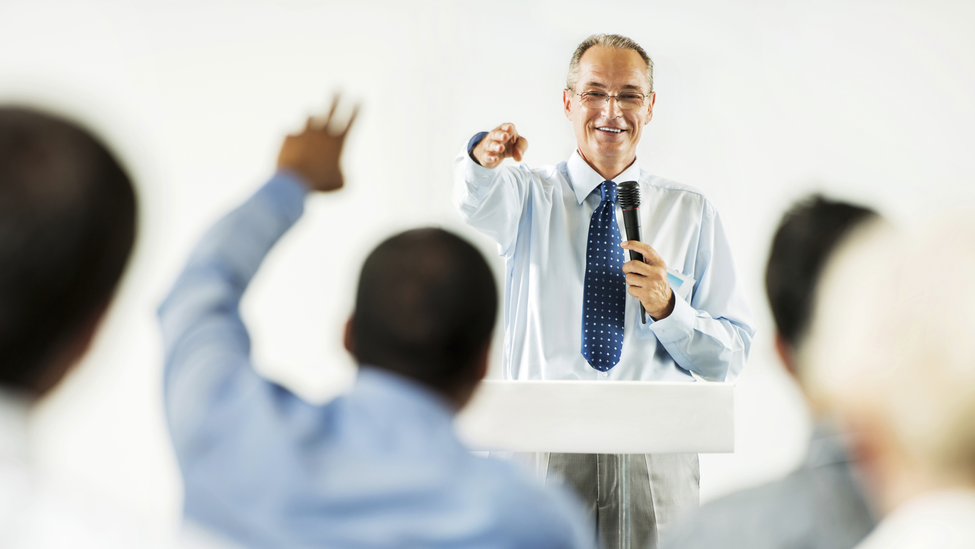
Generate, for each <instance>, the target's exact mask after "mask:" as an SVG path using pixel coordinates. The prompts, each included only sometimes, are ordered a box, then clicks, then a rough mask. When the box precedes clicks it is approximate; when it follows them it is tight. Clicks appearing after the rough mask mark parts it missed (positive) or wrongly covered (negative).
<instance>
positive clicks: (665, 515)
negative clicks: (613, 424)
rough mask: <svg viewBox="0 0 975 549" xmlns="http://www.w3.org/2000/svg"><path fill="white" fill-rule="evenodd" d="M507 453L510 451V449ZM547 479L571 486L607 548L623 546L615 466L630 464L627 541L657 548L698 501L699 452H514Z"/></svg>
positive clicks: (635, 546) (637, 546)
mask: <svg viewBox="0 0 975 549" xmlns="http://www.w3.org/2000/svg"><path fill="white" fill-rule="evenodd" d="M509 455H510V454H509ZM512 458H513V459H514V460H515V461H518V462H521V463H522V464H523V465H525V466H527V467H529V468H530V469H533V470H534V472H535V474H536V475H537V476H538V477H539V478H541V479H544V481H545V482H546V483H550V482H551V483H559V484H565V485H567V486H569V487H570V488H572V489H573V490H575V492H576V493H578V494H579V496H580V497H581V498H582V501H583V504H584V505H585V507H586V510H587V511H588V512H589V515H590V516H591V517H592V520H593V521H594V522H595V526H596V528H595V530H596V533H597V535H598V536H599V538H601V540H602V544H603V546H604V547H606V549H615V548H617V547H621V541H622V539H623V537H624V533H623V528H624V524H625V523H626V522H627V521H626V520H625V518H624V516H623V513H622V511H623V505H622V503H623V501H622V492H621V491H620V489H619V488H620V486H619V478H620V476H619V471H620V465H621V464H622V460H623V459H627V460H628V463H629V477H630V482H629V490H628V492H629V503H630V504H629V507H628V510H629V514H630V516H629V521H628V522H629V524H630V529H629V540H630V547H631V548H633V549H646V548H648V547H657V544H658V542H659V541H660V540H662V539H665V538H666V534H667V531H668V530H667V529H668V528H669V527H671V526H673V525H675V524H676V520H677V519H678V518H679V517H680V516H681V515H683V514H684V513H686V512H687V511H690V510H692V509H694V508H696V507H697V506H698V503H699V495H698V494H699V487H700V479H701V475H700V468H699V465H698V459H697V454H624V455H619V454H555V453H552V454H516V455H514V456H512Z"/></svg>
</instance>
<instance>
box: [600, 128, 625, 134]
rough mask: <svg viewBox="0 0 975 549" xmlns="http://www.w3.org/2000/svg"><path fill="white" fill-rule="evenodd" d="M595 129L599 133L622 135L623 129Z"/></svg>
mask: <svg viewBox="0 0 975 549" xmlns="http://www.w3.org/2000/svg"><path fill="white" fill-rule="evenodd" d="M596 129H597V130H599V131H601V132H609V133H623V129H622V128H606V127H603V128H596Z"/></svg>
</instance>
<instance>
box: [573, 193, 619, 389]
mask: <svg viewBox="0 0 975 549" xmlns="http://www.w3.org/2000/svg"><path fill="white" fill-rule="evenodd" d="M599 192H600V194H601V195H602V201H600V203H599V206H596V209H595V210H593V212H592V219H590V220H589V243H588V244H587V245H586V281H585V285H584V287H583V290H582V300H583V302H582V356H584V357H585V358H586V361H587V362H589V365H590V366H592V367H593V368H595V369H597V370H599V371H600V372H605V371H607V370H609V369H610V368H612V367H613V366H616V364H617V363H618V362H619V361H620V351H621V350H622V349H623V314H624V307H625V305H626V277H625V276H624V274H623V262H624V256H623V248H620V242H622V240H623V239H622V237H621V236H620V227H619V225H618V224H617V223H616V183H614V182H612V181H603V182H602V183H601V184H600V185H599Z"/></svg>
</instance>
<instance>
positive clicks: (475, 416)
mask: <svg viewBox="0 0 975 549" xmlns="http://www.w3.org/2000/svg"><path fill="white" fill-rule="evenodd" d="M457 429H458V433H459V434H460V436H461V439H462V440H464V441H465V442H466V443H467V444H468V445H469V446H470V447H471V448H473V449H475V450H498V451H517V452H569V453H593V454H596V453H598V454H604V453H605V454H643V453H646V454H651V453H672V452H701V453H710V452H732V451H734V439H735V436H734V434H735V431H734V384H733V383H714V382H687V383H681V382H656V381H541V380H532V381H497V380H486V381H484V382H482V383H481V385H480V387H479V388H478V390H477V392H476V393H475V394H474V398H473V399H472V400H471V402H470V404H469V405H468V406H467V407H466V408H465V409H464V410H463V411H462V412H461V413H460V414H459V415H458V418H457Z"/></svg>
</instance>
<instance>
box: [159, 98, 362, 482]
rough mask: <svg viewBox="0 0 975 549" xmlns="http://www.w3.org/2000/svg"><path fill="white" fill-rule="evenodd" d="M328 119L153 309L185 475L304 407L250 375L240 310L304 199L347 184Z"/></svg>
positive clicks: (340, 139) (289, 141) (339, 141)
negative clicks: (216, 451)
mask: <svg viewBox="0 0 975 549" xmlns="http://www.w3.org/2000/svg"><path fill="white" fill-rule="evenodd" d="M336 101H337V98H336ZM334 110H335V107H334V105H333V108H332V112H334ZM330 119H331V113H330V114H329V116H328V118H327V119H325V121H324V123H316V121H315V120H312V119H309V121H308V124H307V125H306V127H305V129H304V130H303V131H302V132H300V133H298V134H296V135H290V136H288V137H287V138H286V139H285V141H284V144H283V146H282V148H281V153H280V156H279V159H278V173H277V174H276V175H275V176H274V177H273V178H272V179H271V180H270V181H268V182H267V183H266V184H265V185H264V186H263V187H262V188H261V189H260V190H259V191H257V193H255V194H254V195H253V196H252V197H251V198H250V199H248V200H247V201H246V202H244V204H242V205H241V206H240V207H238V208H237V209H235V210H233V211H232V212H230V213H229V214H227V215H226V216H225V217H224V218H223V219H221V220H220V221H218V222H217V223H216V225H214V226H213V227H212V228H211V229H210V230H209V231H208V232H207V233H206V234H205V235H204V236H203V238H202V239H201V240H200V243H199V244H198V245H197V247H196V248H195V250H194V251H193V253H192V254H191V256H190V259H189V261H188V262H187V265H186V267H185V268H184V269H183V272H182V273H181V274H180V275H179V277H178V279H177V281H176V283H175V284H174V286H173V289H172V290H171V291H170V293H169V295H168V297H167V298H166V299H165V301H164V302H163V304H162V306H161V307H160V309H159V319H160V324H161V327H162V333H163V342H164V350H165V378H164V391H165V405H166V414H167V419H168V421H169V427H170V430H171V432H172V436H173V441H174V445H175V448H176V453H177V457H178V458H179V460H180V464H181V466H182V467H183V468H184V474H185V473H186V468H188V467H195V466H196V465H198V464H199V463H200V462H201V461H203V460H204V454H206V452H207V451H209V450H210V449H212V448H214V447H220V446H221V445H220V444H219V443H221V442H231V443H233V442H234V441H237V442H240V441H244V440H255V439H261V438H262V437H261V436H257V437H254V436H253V435H254V431H255V430H261V431H262V433H261V434H262V435H267V438H274V437H275V436H279V434H280V433H279V432H278V431H277V430H276V429H274V426H273V424H274V422H275V421H276V420H280V419H283V418H285V417H286V416H287V415H288V414H289V413H293V412H295V411H297V410H300V409H302V408H304V407H305V406H306V405H305V404H304V403H303V402H301V401H300V400H298V398H297V397H296V396H294V395H293V394H292V393H290V392H289V391H287V390H285V389H283V388H282V387H280V386H277V385H275V384H273V383H270V382H268V381H266V380H264V379H263V378H261V377H260V376H258V375H257V373H256V372H255V371H254V369H253V367H252V365H251V362H250V338H249V337H248V333H247V329H246V327H245V326H244V323H243V321H242V320H241V317H240V311H239V305H240V300H241V297H242V296H243V293H244V291H245V290H246V289H247V286H248V284H249V283H250V281H251V279H252V278H253V276H254V274H255V273H256V272H257V269H258V268H259V267H260V264H261V262H262V261H263V259H264V256H265V255H266V254H267V252H268V251H269V250H270V249H271V248H272V247H273V246H274V244H275V243H276V242H277V241H278V239H279V238H280V237H281V236H282V235H283V234H284V233H285V232H286V231H287V230H288V229H289V228H291V226H292V225H293V224H294V223H295V222H296V221H297V220H298V218H299V217H301V214H302V212H303V209H304V198H305V195H306V194H307V193H308V191H309V190H317V191H331V190H335V189H338V188H341V187H342V185H343V177H342V172H341V169H340V166H339V159H340V157H341V152H342V145H343V143H344V139H345V135H346V133H347V131H348V126H346V127H345V128H344V129H341V130H340V131H338V132H334V131H329V128H328V124H329V121H330ZM349 125H351V120H350V122H349ZM264 431H267V432H266V433H265V432H264ZM248 435H250V436H248ZM234 437H239V439H240V440H237V439H235V438H234ZM262 440H265V442H266V440H267V439H262ZM231 445H233V444H231Z"/></svg>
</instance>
